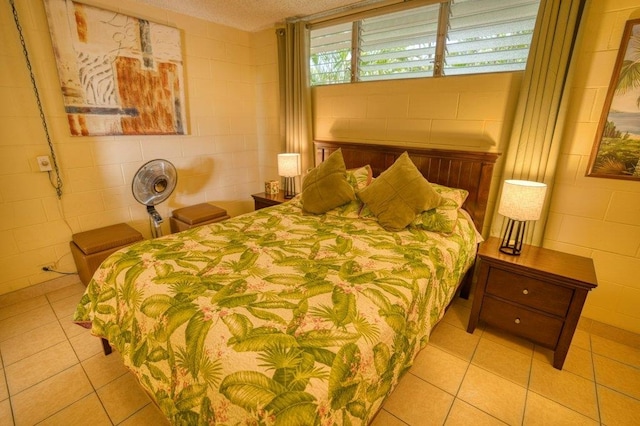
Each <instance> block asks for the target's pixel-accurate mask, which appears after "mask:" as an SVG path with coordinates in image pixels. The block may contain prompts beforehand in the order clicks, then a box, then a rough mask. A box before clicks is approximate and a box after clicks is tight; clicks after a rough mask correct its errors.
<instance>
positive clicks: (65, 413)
mask: <svg viewBox="0 0 640 426" xmlns="http://www.w3.org/2000/svg"><path fill="white" fill-rule="evenodd" d="M88 419H91V421H90V422H91V426H103V425H104V426H111V420H109V416H107V413H106V412H105V411H104V408H103V407H102V404H101V403H100V400H99V399H98V396H97V395H96V394H95V393H91V394H89V395H87V396H86V397H84V398H82V399H81V400H79V401H77V402H75V403H73V404H71V405H70V406H68V407H66V408H64V409H63V410H61V411H58V412H57V413H56V414H54V415H53V416H51V417H49V418H47V419H45V420H44V421H43V422H42V423H39V424H38V426H49V425H50V426H58V425H82V424H87V420H88Z"/></svg>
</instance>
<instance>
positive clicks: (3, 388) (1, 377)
mask: <svg viewBox="0 0 640 426" xmlns="http://www.w3.org/2000/svg"><path fill="white" fill-rule="evenodd" d="M8 398H9V388H8V387H7V378H6V375H5V374H4V368H1V369H0V401H4V400H5V399H8ZM0 424H2V423H0Z"/></svg>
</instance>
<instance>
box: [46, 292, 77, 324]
mask: <svg viewBox="0 0 640 426" xmlns="http://www.w3.org/2000/svg"><path fill="white" fill-rule="evenodd" d="M81 297H82V294H74V295H72V296H68V297H65V298H64V299H59V300H55V301H52V302H51V307H52V308H53V311H54V312H55V313H56V316H57V317H58V318H65V317H68V316H72V315H73V314H74V312H75V311H76V308H77V306H78V303H79V302H80V298H81Z"/></svg>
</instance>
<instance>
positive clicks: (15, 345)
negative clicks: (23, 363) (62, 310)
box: [0, 321, 67, 365]
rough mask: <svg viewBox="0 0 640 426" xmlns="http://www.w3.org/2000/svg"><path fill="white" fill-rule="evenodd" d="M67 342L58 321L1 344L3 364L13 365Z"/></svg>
mask: <svg viewBox="0 0 640 426" xmlns="http://www.w3.org/2000/svg"><path fill="white" fill-rule="evenodd" d="M66 340H67V337H66V336H65V334H64V331H62V327H61V326H60V324H59V323H58V321H53V322H50V323H48V324H45V325H43V326H42V327H38V328H35V329H33V330H31V331H28V332H26V333H24V334H22V335H20V336H16V337H13V338H11V339H8V340H5V341H3V342H0V351H2V362H3V363H4V365H11V364H13V363H14V362H17V361H20V360H22V359H24V358H27V357H29V356H31V355H33V354H36V353H38V352H40V351H43V350H45V349H47V348H50V347H51V346H54V345H56V344H58V343H61V342H65V341H66Z"/></svg>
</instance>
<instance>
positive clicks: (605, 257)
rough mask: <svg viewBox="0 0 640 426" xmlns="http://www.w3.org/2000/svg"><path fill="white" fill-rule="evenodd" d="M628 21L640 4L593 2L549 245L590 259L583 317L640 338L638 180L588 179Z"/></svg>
mask: <svg viewBox="0 0 640 426" xmlns="http://www.w3.org/2000/svg"><path fill="white" fill-rule="evenodd" d="M631 18H640V1H639V0H606V1H604V0H602V1H600V0H598V1H595V0H592V1H590V2H588V7H587V9H586V11H585V15H584V21H583V23H584V25H585V26H584V28H583V32H582V38H581V40H580V43H579V45H578V48H577V51H576V53H575V56H574V59H573V64H574V66H575V71H576V74H575V80H574V81H573V84H572V96H571V102H570V105H569V110H568V126H567V129H566V131H565V134H564V136H563V149H562V155H561V158H560V163H559V165H558V170H557V174H556V182H555V187H554V190H553V195H552V200H551V201H552V203H551V213H550V216H549V223H548V226H547V229H546V230H545V240H544V246H545V247H549V248H553V249H557V250H562V251H567V252H570V253H575V254H580V255H584V256H589V257H592V258H593V260H594V263H595V266H596V273H597V276H598V283H599V286H598V288H597V289H596V290H594V291H592V292H591V293H590V294H589V296H588V298H587V303H586V305H585V309H584V311H583V315H584V316H586V317H588V318H592V319H595V320H598V321H601V322H604V323H607V324H610V325H614V326H617V327H620V328H623V329H626V330H629V331H633V332H636V333H640V182H628V181H620V180H615V179H602V178H593V177H585V173H586V170H587V165H588V162H589V156H590V153H591V148H592V146H593V143H594V141H595V139H596V131H597V127H598V121H599V120H600V115H601V113H602V109H603V107H604V100H605V97H606V94H607V90H608V86H609V82H610V80H611V74H612V72H613V67H614V64H615V60H616V56H617V54H618V49H619V47H620V41H621V39H622V32H623V30H624V25H625V22H626V21H627V20H628V19H631Z"/></svg>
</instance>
